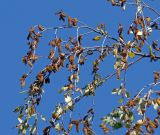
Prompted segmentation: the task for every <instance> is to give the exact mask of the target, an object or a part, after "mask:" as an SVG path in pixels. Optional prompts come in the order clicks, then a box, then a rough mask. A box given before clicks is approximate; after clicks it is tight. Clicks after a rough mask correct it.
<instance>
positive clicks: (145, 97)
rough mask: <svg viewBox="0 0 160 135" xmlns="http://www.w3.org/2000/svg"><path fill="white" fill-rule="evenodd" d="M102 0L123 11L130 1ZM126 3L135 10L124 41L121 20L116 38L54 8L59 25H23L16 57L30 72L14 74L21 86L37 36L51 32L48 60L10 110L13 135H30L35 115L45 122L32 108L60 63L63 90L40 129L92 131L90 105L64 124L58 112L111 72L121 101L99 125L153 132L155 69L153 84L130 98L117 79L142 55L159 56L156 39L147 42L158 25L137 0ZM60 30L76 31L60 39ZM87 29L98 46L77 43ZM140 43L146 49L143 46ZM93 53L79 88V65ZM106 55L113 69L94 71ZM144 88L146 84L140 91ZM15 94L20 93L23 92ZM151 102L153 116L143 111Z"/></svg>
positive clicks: (157, 105) (158, 105) (157, 104)
mask: <svg viewBox="0 0 160 135" xmlns="http://www.w3.org/2000/svg"><path fill="white" fill-rule="evenodd" d="M108 1H110V2H111V4H112V5H113V6H118V7H119V6H120V7H122V8H123V10H125V7H126V6H127V5H129V4H130V3H128V2H127V0H117V1H116V0H108ZM131 4H133V5H136V7H137V11H136V13H135V19H134V20H133V22H132V23H131V25H130V27H129V28H128V32H127V33H128V35H131V34H132V35H133V36H132V37H133V38H132V39H131V40H129V41H126V39H125V37H124V36H123V35H124V30H123V25H122V24H119V26H118V30H117V34H118V38H116V37H112V36H111V35H110V34H109V33H108V32H107V30H106V28H105V24H99V25H98V26H97V27H96V28H92V27H90V26H88V25H86V24H83V23H82V22H81V21H79V20H78V19H77V18H74V17H71V16H69V15H67V14H66V13H65V12H64V11H63V10H61V11H59V12H57V13H55V14H56V15H57V16H58V18H59V20H60V21H63V22H64V25H63V26H60V27H53V28H45V27H44V26H42V25H40V24H39V25H36V26H33V27H31V28H30V29H29V34H28V36H27V40H28V46H29V51H28V52H27V53H26V55H25V56H24V57H22V62H23V63H24V64H25V65H28V66H29V67H30V71H29V72H28V73H25V74H23V75H22V77H21V78H20V82H21V87H22V88H23V87H25V84H26V83H25V82H26V79H27V77H28V76H29V75H30V74H31V73H32V69H33V66H34V64H35V62H36V61H37V60H38V58H39V57H42V56H40V55H38V54H37V52H36V49H37V48H38V47H39V42H40V38H41V37H42V36H43V33H44V32H45V31H49V30H55V35H54V38H53V39H52V40H51V41H49V43H48V45H49V46H50V48H51V49H50V51H49V53H48V56H47V57H46V58H47V59H48V61H49V64H48V65H47V66H45V67H44V68H43V69H42V70H40V71H39V73H38V74H37V75H36V77H35V80H34V81H33V82H32V83H31V84H30V86H29V88H28V91H27V97H26V98H25V103H24V104H23V105H21V106H18V107H16V108H15V109H14V112H15V113H17V114H18V121H19V123H18V124H17V125H16V128H18V132H19V134H26V133H27V131H28V130H29V132H30V134H31V135H34V134H36V133H37V132H38V119H39V117H40V118H41V119H42V120H43V121H46V118H45V117H44V116H43V115H41V114H40V112H38V111H37V107H38V106H39V105H40V102H41V99H42V95H43V92H44V90H43V87H44V85H45V84H48V83H50V79H51V74H54V73H57V72H60V70H61V68H67V69H68V71H69V72H70V75H69V76H68V83H67V84H66V85H64V86H62V87H61V89H60V90H59V93H60V94H63V95H64V101H62V102H60V103H59V104H58V105H57V106H56V107H55V109H54V110H53V112H52V114H51V119H50V120H49V123H48V124H49V125H48V126H47V127H45V128H44V129H43V134H44V135H49V134H50V130H51V129H52V128H53V129H55V131H57V132H58V133H59V134H63V135H69V134H70V133H71V130H72V128H73V126H75V127H76V131H77V133H78V132H79V130H80V125H83V133H84V135H93V134H95V132H94V131H93V129H92V121H93V118H94V115H95V113H94V109H93V108H91V109H89V111H88V112H87V114H86V115H84V117H83V118H78V119H74V120H72V118H71V119H70V122H69V124H68V127H67V124H66V123H65V122H64V121H63V119H62V117H63V116H64V115H65V114H66V113H67V112H74V107H75V105H77V104H78V102H79V101H81V100H83V99H84V97H89V96H95V95H96V93H95V90H96V89H97V88H98V87H100V86H101V85H102V84H103V83H105V82H106V81H107V80H108V79H110V78H112V77H114V76H115V75H116V76H117V79H118V80H119V81H123V84H122V83H121V85H120V87H119V88H115V89H113V90H112V94H116V95H118V96H120V95H121V98H120V99H119V102H120V103H121V106H119V107H117V108H115V109H114V110H113V111H112V112H111V113H109V114H108V115H106V116H104V117H103V118H102V123H101V124H100V127H101V128H102V130H103V131H104V133H109V132H110V131H111V130H110V128H112V129H113V130H116V129H119V128H122V127H125V128H127V132H126V134H127V135H130V134H131V135H134V134H141V133H146V134H147V133H148V134H152V133H154V130H155V129H157V128H158V126H159V119H160V98H159V95H160V94H159V93H160V92H159V91H155V90H153V88H152V87H153V86H157V85H159V84H160V82H159V80H160V72H159V71H156V72H154V83H151V84H148V85H147V86H144V88H142V89H141V90H140V91H139V92H138V94H136V95H135V96H134V97H133V98H131V96H130V93H129V92H128V91H127V88H126V85H125V83H126V81H125V80H126V76H125V77H124V79H121V72H124V74H126V72H127V71H128V68H129V67H130V66H132V65H134V64H135V63H136V62H138V61H140V60H141V59H143V58H149V59H150V60H151V62H152V61H154V62H156V61H158V60H160V55H159V52H160V47H159V45H158V41H153V42H152V45H150V44H149V43H148V39H149V36H150V35H151V34H152V31H153V30H159V26H158V22H157V18H156V19H155V20H151V18H150V17H144V15H143V9H144V8H148V9H150V10H151V11H152V12H155V13H156V14H157V15H158V18H159V17H160V14H159V13H158V12H157V11H155V10H154V9H153V8H151V7H150V6H148V5H146V3H144V2H141V1H140V0H136V1H135V3H131ZM63 29H76V31H77V33H76V36H75V37H73V36H69V37H68V38H67V41H66V40H64V39H62V38H60V37H59V35H58V34H57V32H58V31H59V30H63ZM79 29H87V30H90V31H89V32H86V33H81V34H79ZM91 32H92V33H95V34H96V36H95V37H93V38H92V41H93V42H96V43H99V42H100V41H102V44H101V45H99V46H92V47H85V46H84V45H83V38H84V36H85V35H88V34H89V33H91ZM106 39H110V40H112V41H113V43H110V45H108V44H107V45H106V43H105V41H106ZM145 46H147V48H148V49H147V51H146V49H145ZM95 53H98V57H97V58H96V59H95V60H94V61H93V64H92V75H93V80H92V81H91V82H90V83H87V84H86V85H85V86H84V87H82V86H78V82H79V80H80V66H85V63H86V60H87V59H88V57H89V56H91V55H92V56H95ZM109 55H110V56H113V57H115V62H114V66H113V68H114V70H115V72H114V73H112V74H110V75H108V76H106V77H102V76H101V75H100V74H99V69H100V68H99V67H100V66H99V65H100V62H104V61H105V58H106V57H107V56H109ZM130 61H131V62H130ZM147 87H150V88H151V89H150V90H148V91H147V92H146V93H143V91H144V90H145V89H146V88H147ZM21 93H23V91H22V92H21ZM77 95H78V96H77ZM151 95H154V96H151ZM157 96H158V97H157ZM153 97H154V98H153ZM151 106H153V108H154V109H155V110H156V111H157V113H156V114H157V115H156V116H155V119H154V120H151V119H150V118H149V117H147V116H146V112H147V109H148V108H150V107H151ZM135 110H136V111H137V112H138V113H137V112H136V111H135ZM136 116H140V117H141V119H139V120H137V119H136ZM31 121H32V122H31Z"/></svg>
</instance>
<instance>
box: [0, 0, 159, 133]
mask: <svg viewBox="0 0 160 135" xmlns="http://www.w3.org/2000/svg"><path fill="white" fill-rule="evenodd" d="M146 1H147V2H148V3H150V2H151V1H149V0H146ZM159 4H160V2H159V1H158V0H157V1H156V0H155V1H153V3H152V6H153V7H155V8H156V9H158V10H159V11H160V9H159ZM129 8H130V7H127V8H126V12H123V11H122V10H121V9H120V8H119V9H117V8H115V9H113V8H112V7H111V5H110V4H109V3H107V2H106V0H94V1H93V0H88V1H86V0H81V1H75V0H69V1H63V0H46V1H42V0H34V1H33V0H23V1H22V0H12V1H9V0H2V1H1V5H0V17H1V20H0V27H1V32H0V39H1V42H0V44H1V53H0V57H1V66H0V74H1V79H0V80H1V94H0V99H1V102H0V107H1V109H0V110H1V111H0V120H1V124H0V125H1V126H0V131H1V133H3V134H5V135H11V134H12V135H16V134H17V130H16V129H15V128H14V126H15V124H16V123H17V122H18V121H17V119H16V115H15V114H14V113H12V110H13V108H14V107H15V106H17V105H20V104H22V103H23V98H24V97H25V95H20V94H19V92H20V90H21V88H20V85H19V78H20V76H21V75H22V74H23V73H25V72H27V71H28V68H27V67H25V66H24V65H23V64H22V63H21V57H22V56H23V55H25V53H26V51H27V42H26V36H27V31H28V29H29V28H30V26H33V25H36V24H42V25H44V26H46V27H51V26H60V25H61V24H62V23H61V22H59V21H58V18H57V17H56V16H55V15H54V13H55V12H56V11H58V10H60V9H63V10H64V11H65V12H67V13H68V14H69V15H71V16H73V17H77V18H78V19H79V20H81V21H83V22H85V23H86V24H88V25H90V26H92V27H95V26H97V25H98V24H100V23H105V24H106V27H107V30H108V32H109V33H110V34H111V35H115V34H116V33H117V30H116V28H117V27H118V24H119V23H122V24H124V26H129V24H130V20H129V19H128V18H132V19H133V17H134V16H133V15H134V14H133V11H134V9H133V10H130V9H129ZM146 14H150V12H148V11H146ZM151 15H153V14H151ZM159 34H160V33H159ZM44 38H46V40H47V41H45V39H44V40H43V43H44V44H43V45H42V48H41V50H39V52H40V53H42V54H43V53H44V54H45V50H44V48H47V47H45V46H47V43H48V41H49V40H48V37H44ZM153 38H154V39H156V38H157V37H156V35H155V36H154V37H153ZM43 46H44V48H43ZM91 59H92V60H93V59H94V58H91ZM106 60H107V61H106V62H105V63H104V66H103V68H102V70H103V71H102V72H103V73H106V72H107V73H109V71H111V70H110V69H109V68H108V67H109V65H110V63H111V60H109V59H106ZM42 61H43V60H40V61H39V62H37V63H36V64H37V65H36V67H37V68H42V67H43V66H44V65H42V64H41V62H42ZM90 64H91V63H88V67H87V68H83V67H82V72H83V73H84V74H85V73H86V74H88V75H91V70H90V68H91V65H90ZM159 64H160V63H159V61H158V62H157V63H150V62H149V60H146V59H145V60H144V61H143V62H140V63H137V64H136V65H135V66H133V67H132V68H131V69H129V72H128V73H127V77H128V78H129V79H128V80H127V83H128V84H127V88H128V89H129V91H131V92H133V93H134V92H136V91H138V90H139V89H141V88H142V87H143V86H144V85H146V84H147V83H150V82H152V81H153V77H152V74H153V71H156V70H159V66H160V65H159ZM89 65H90V67H89ZM36 67H35V68H36ZM105 71H106V72H105ZM89 72H90V73H89ZM35 73H36V72H35ZM35 73H34V74H35ZM65 75H66V77H67V73H66V71H65V70H64V71H62V73H59V74H57V75H55V76H54V79H53V80H52V81H51V84H50V85H48V86H45V89H46V92H45V93H44V96H43V101H42V105H41V106H40V110H41V111H42V112H43V111H44V112H43V114H44V115H46V117H47V118H49V117H50V115H51V112H52V111H53V109H54V106H55V105H56V104H57V103H58V101H60V99H62V96H60V95H58V92H57V91H58V90H59V88H60V87H61V85H63V84H64V83H65V82H66V81H67V79H65V78H64V79H63V78H62V77H63V76H65ZM33 77H34V76H33ZM33 77H32V78H33ZM88 81H89V80H88V79H87V78H86V77H84V78H83V79H82V81H80V83H82V84H83V83H85V82H88ZM28 83H29V82H28ZM118 85H119V82H118V81H117V80H114V79H112V80H109V81H108V82H107V83H106V84H104V85H103V86H102V87H101V88H100V89H99V90H98V91H97V93H96V95H97V96H96V97H95V110H96V113H97V116H98V118H96V119H95V125H96V126H95V132H96V133H97V134H98V135H99V134H101V133H102V132H101V130H100V129H99V128H97V127H98V122H99V123H100V120H99V118H100V117H101V116H103V115H105V114H106V113H108V112H110V111H111V110H112V109H113V108H114V107H115V106H116V105H118V102H117V99H118V98H117V97H115V96H111V90H112V88H114V87H118ZM159 88H160V87H159ZM113 97H115V99H114V98H113ZM91 102H92V99H91V98H90V99H88V100H85V101H84V103H80V105H79V107H78V108H79V109H78V108H77V114H79V115H80V116H82V115H83V114H84V113H85V112H86V111H87V109H89V107H88V106H89V105H91ZM86 104H88V106H86ZM73 116H74V115H73ZM75 117H76V114H75ZM44 125H45V124H44ZM40 134H41V132H40ZM113 134H118V135H120V134H119V133H118V132H115V133H113ZM122 134H124V132H123V131H122ZM156 135H158V133H156Z"/></svg>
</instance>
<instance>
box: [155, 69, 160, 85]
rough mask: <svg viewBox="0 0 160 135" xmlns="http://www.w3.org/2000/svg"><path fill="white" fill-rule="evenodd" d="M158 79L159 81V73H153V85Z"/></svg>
mask: <svg viewBox="0 0 160 135" xmlns="http://www.w3.org/2000/svg"><path fill="white" fill-rule="evenodd" d="M159 79H160V73H159V72H154V83H157V82H158V80H159Z"/></svg>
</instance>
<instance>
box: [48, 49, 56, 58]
mask: <svg viewBox="0 0 160 135" xmlns="http://www.w3.org/2000/svg"><path fill="white" fill-rule="evenodd" d="M54 54H55V53H54V51H53V50H52V49H50V53H49V56H48V59H53V58H54Z"/></svg>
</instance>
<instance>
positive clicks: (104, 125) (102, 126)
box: [100, 124, 109, 134]
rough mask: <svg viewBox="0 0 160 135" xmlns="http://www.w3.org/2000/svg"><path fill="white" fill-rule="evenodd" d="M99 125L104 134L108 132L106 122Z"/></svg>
mask: <svg viewBox="0 0 160 135" xmlns="http://www.w3.org/2000/svg"><path fill="white" fill-rule="evenodd" d="M100 127H101V128H102V130H103V132H104V134H106V133H108V132H109V128H107V127H106V124H101V125H100Z"/></svg>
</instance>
